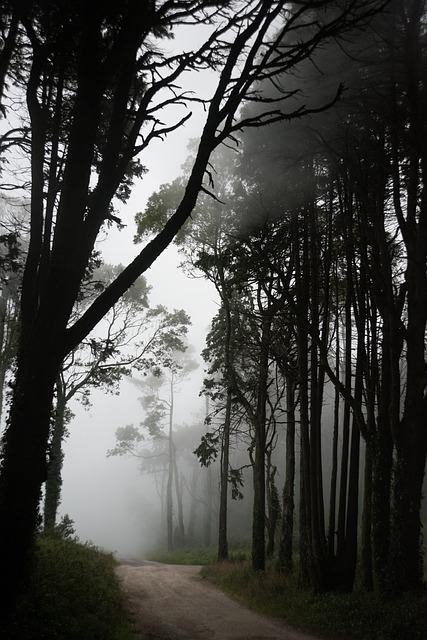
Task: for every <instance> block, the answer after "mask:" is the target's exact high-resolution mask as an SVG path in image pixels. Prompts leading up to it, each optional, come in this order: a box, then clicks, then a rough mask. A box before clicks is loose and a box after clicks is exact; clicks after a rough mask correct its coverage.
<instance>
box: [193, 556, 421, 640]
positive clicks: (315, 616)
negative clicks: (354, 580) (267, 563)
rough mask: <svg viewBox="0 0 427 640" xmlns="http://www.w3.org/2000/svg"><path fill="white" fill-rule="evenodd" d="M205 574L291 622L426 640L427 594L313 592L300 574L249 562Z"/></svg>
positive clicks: (330, 633)
mask: <svg viewBox="0 0 427 640" xmlns="http://www.w3.org/2000/svg"><path fill="white" fill-rule="evenodd" d="M202 575H203V576H204V577H206V578H208V579H209V580H210V581H212V582H213V583H214V584H216V585H217V586H218V587H220V588H221V589H222V590H224V591H225V592H226V593H228V594H230V595H232V596H233V597H235V598H237V599H238V600H239V601H241V602H243V603H244V604H245V605H247V606H249V607H250V608H251V609H255V610H256V611H258V612H260V613H262V614H265V615H270V616H274V617H277V618H284V619H285V620H286V622H288V623H289V624H290V625H292V626H295V627H299V628H302V629H305V630H307V631H312V632H315V633H321V634H322V635H324V636H325V637H330V638H340V637H342V638H346V639H348V640H350V639H351V640H367V638H369V640H397V639H398V640H425V638H426V637H427V597H426V595H425V594H424V595H422V596H413V595H409V594H408V595H405V596H403V597H401V598H399V599H395V600H389V599H387V598H386V597H385V596H379V595H376V594H372V593H361V592H356V593H353V594H337V593H326V594H322V595H313V593H310V592H308V591H304V590H302V589H301V588H300V587H299V586H298V584H297V581H296V579H295V578H294V577H290V576H285V575H284V574H281V573H278V572H276V571H274V570H273V569H269V570H267V571H266V572H265V573H264V572H255V571H253V570H252V569H251V568H250V565H249V562H245V563H240V564H232V563H221V564H216V565H213V566H209V567H206V568H205V569H203V570H202Z"/></svg>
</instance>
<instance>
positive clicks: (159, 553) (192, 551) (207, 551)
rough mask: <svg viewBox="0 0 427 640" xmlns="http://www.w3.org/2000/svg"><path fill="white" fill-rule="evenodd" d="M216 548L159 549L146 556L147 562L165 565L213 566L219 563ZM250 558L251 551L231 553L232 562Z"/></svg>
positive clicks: (233, 551) (237, 550) (239, 550)
mask: <svg viewBox="0 0 427 640" xmlns="http://www.w3.org/2000/svg"><path fill="white" fill-rule="evenodd" d="M217 553H218V551H217V548H216V547H200V548H184V549H177V550H175V551H165V550H163V549H158V550H154V551H151V552H150V553H148V554H146V558H147V560H154V561H155V562H163V563H164V564H193V565H203V566H205V565H212V564H215V562H216V561H217ZM249 557H250V551H248V550H246V549H235V550H232V551H230V562H241V561H243V560H247V559H248V558H249Z"/></svg>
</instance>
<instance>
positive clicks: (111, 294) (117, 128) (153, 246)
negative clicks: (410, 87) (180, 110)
mask: <svg viewBox="0 0 427 640" xmlns="http://www.w3.org/2000/svg"><path fill="white" fill-rule="evenodd" d="M316 4H317V3H315V5H316ZM311 5H312V3H307V4H304V5H301V6H299V5H297V6H295V7H294V6H290V7H288V5H287V3H285V2H273V3H272V2H265V1H263V2H255V1H254V2H252V1H251V2H249V3H244V4H243V5H240V4H239V3H238V2H232V3H223V2H218V3H209V4H208V5H206V3H204V2H199V1H197V0H196V1H194V0H188V1H183V2H172V1H168V0H165V1H164V2H162V3H160V4H155V3H153V2H149V3H141V2H137V1H131V2H126V3H125V2H120V3H118V4H116V5H114V7H113V6H112V5H105V4H104V3H102V2H99V1H97V2H94V3H91V5H90V7H89V9H88V7H87V6H86V5H81V4H77V5H75V4H72V5H67V6H62V5H61V7H59V6H58V5H57V4H56V3H50V2H49V3H47V4H46V3H37V2H33V3H13V4H11V5H8V6H7V7H6V9H9V11H8V12H6V22H8V26H9V35H10V39H8V46H7V47H5V49H4V50H3V51H2V58H1V62H2V65H3V67H2V69H1V76H0V77H1V86H2V87H5V86H6V84H7V83H6V82H5V78H7V77H8V74H10V75H11V77H13V78H15V79H17V80H18V81H20V84H21V86H22V87H23V90H24V92H25V96H26V105H27V110H28V118H29V122H30V127H31V151H30V164H31V167H30V170H31V232H30V241H29V249H28V256H27V261H26V265H25V270H24V275H23V284H22V294H21V302H20V315H21V334H20V341H19V345H18V353H17V368H16V378H15V383H14V393H13V399H12V404H11V411H10V418H9V425H8V429H7V432H6V434H5V437H4V446H3V461H2V469H1V477H0V482H1V490H0V514H1V519H2V522H3V523H4V524H3V527H2V530H1V533H0V541H1V544H0V546H1V548H2V549H8V550H9V551H8V554H7V558H8V560H6V561H5V565H4V567H3V579H4V581H5V582H6V583H7V584H8V594H9V597H8V599H7V600H8V601H5V602H4V603H2V604H3V605H4V606H3V608H6V610H7V609H8V608H9V600H13V599H14V597H15V595H16V592H17V589H18V585H19V583H20V581H21V579H22V578H23V576H24V575H25V573H26V571H28V567H29V564H30V559H31V549H32V540H33V536H34V530H35V524H36V519H37V505H38V501H39V497H40V487H41V485H42V483H43V481H44V479H45V476H46V450H47V443H48V437H49V424H50V415H51V406H52V399H53V393H54V387H55V383H56V379H57V375H58V371H59V370H60V367H61V364H62V362H63V360H64V358H65V357H66V356H67V355H68V354H69V353H70V352H71V351H73V349H75V348H76V347H77V345H78V344H79V343H80V342H81V341H82V340H83V339H84V338H85V337H86V336H87V335H88V334H89V333H90V331H91V330H92V329H93V328H94V327H95V326H96V324H97V323H98V322H99V321H100V320H101V318H102V317H103V316H104V315H105V314H106V313H107V312H108V310H109V309H110V308H111V307H112V306H113V305H114V304H115V303H116V302H117V300H118V299H119V298H120V297H121V296H122V295H123V293H124V292H125V291H126V290H127V289H128V288H129V286H130V285H131V284H132V283H133V282H134V281H135V280H136V278H137V277H138V276H139V275H141V274H142V273H143V272H144V271H145V270H146V269H147V268H149V266H150V265H151V264H152V263H153V261H154V260H155V259H156V258H157V257H158V256H159V254H160V253H161V252H162V251H163V250H164V249H165V248H166V247H167V245H168V244H169V243H170V242H171V241H172V239H173V238H174V236H175V235H176V233H177V232H178V230H179V229H180V227H181V226H182V225H183V223H184V222H185V221H186V220H187V219H188V217H189V215H190V214H191V211H192V209H193V207H194V205H195V202H196V199H197V195H198V193H199V191H200V190H201V189H205V188H206V187H205V186H204V185H203V178H204V175H205V172H206V169H207V168H208V162H209V157H210V154H211V152H212V151H213V150H214V149H215V148H216V147H217V146H218V145H219V144H221V143H223V142H225V141H226V140H227V139H229V138H230V136H231V137H233V135H234V134H235V133H236V132H237V131H239V130H241V129H242V128H244V127H248V126H250V127H253V126H259V125H262V124H266V123H268V122H272V121H274V120H281V119H283V118H289V117H290V114H289V113H286V112H284V111H282V109H281V102H282V101H283V100H284V99H285V98H286V97H287V95H286V92H285V93H284V95H283V96H282V97H281V99H280V100H279V102H277V103H275V104H273V105H271V103H270V102H269V101H268V102H267V103H265V102H264V101H263V99H262V98H261V97H260V96H258V95H257V93H256V91H255V90H254V88H253V87H254V84H255V83H256V82H257V81H258V80H261V79H262V78H270V79H271V78H274V77H275V76H277V75H278V74H279V73H280V72H282V71H283V70H285V69H288V68H291V67H293V66H294V65H295V64H296V63H297V62H298V61H300V60H302V59H304V58H305V57H308V56H310V55H311V53H312V51H313V50H314V48H315V47H316V46H317V44H318V43H319V42H321V41H322V40H324V39H325V38H328V37H332V36H334V35H336V34H337V33H339V32H340V30H343V29H346V28H348V27H351V26H353V25H354V24H355V23H356V22H358V21H359V20H360V19H362V18H364V17H366V16H369V15H370V14H372V12H373V11H374V10H376V9H377V8H378V2H376V1H374V0H360V1H359V2H354V1H350V0H349V2H346V3H344V8H343V9H342V8H341V7H340V4H339V5H338V6H339V7H340V8H339V9H336V5H335V3H334V2H333V1H332V0H331V1H325V2H323V3H322V5H324V7H325V9H326V11H325V12H324V14H323V15H322V19H321V20H320V19H319V20H316V21H315V22H310V11H311V9H312V6H311ZM285 8H286V12H285V11H284V10H285ZM328 9H331V11H328ZM334 9H336V10H334ZM215 20H216V22H214V25H215V26H214V28H213V32H212V34H211V35H210V36H209V37H208V38H207V40H206V42H204V43H203V44H202V45H201V47H200V48H199V49H198V50H197V51H195V52H192V53H189V52H184V53H178V54H176V55H172V56H169V57H167V56H165V55H164V54H162V53H161V52H159V47H158V46H156V45H153V38H161V37H167V36H169V35H170V34H171V31H172V30H173V28H174V27H175V26H176V25H178V24H180V23H182V22H190V23H191V24H193V25H197V24H201V23H203V24H208V23H210V22H212V21H215ZM16 25H17V26H16ZM302 28H303V29H304V31H303V32H302V31H301V29H302ZM15 29H18V30H19V37H18V35H16V36H15V35H14V33H15ZM296 30H298V32H299V33H301V34H303V37H302V38H298V39H297V41H295V43H294V44H291V46H288V44H287V43H285V41H286V37H287V36H288V34H289V33H291V34H294V33H295V32H296ZM273 31H274V33H275V34H274V35H271V34H272V33H273ZM18 41H19V42H20V46H19V47H18V46H15V45H16V43H17V42H18ZM207 66H213V67H214V68H217V69H218V76H219V77H218V84H217V87H216V89H215V91H214V94H213V97H212V99H211V100H210V102H209V107H208V110H207V117H206V124H205V127H204V131H203V133H202V136H201V139H200V144H199V147H198V151H197V154H196V158H195V162H194V166H193V169H192V171H191V175H190V177H189V179H188V182H187V186H186V190H185V193H184V196H183V198H182V200H181V202H180V204H179V206H178V208H177V210H176V211H175V213H174V214H173V216H172V217H171V218H170V220H169V221H168V222H167V224H166V225H165V227H164V229H163V230H162V231H161V232H160V233H159V234H158V235H157V236H156V238H154V239H153V240H152V241H151V242H150V243H148V245H147V246H146V247H145V248H144V249H143V250H142V251H141V252H140V254H139V255H138V256H137V257H136V258H135V260H134V261H133V262H132V263H131V264H130V265H128V266H127V267H126V268H125V269H124V270H123V271H122V272H121V274H120V275H119V276H118V277H117V278H116V279H115V280H114V282H113V283H111V285H110V286H109V287H107V288H106V289H105V291H104V292H102V293H101V294H100V295H99V296H98V298H97V299H96V300H95V301H94V302H93V303H92V305H91V306H90V307H89V308H88V309H87V310H86V311H85V312H84V313H83V315H82V316H81V317H80V318H79V319H78V320H76V321H75V322H74V323H73V324H72V325H71V326H70V325H69V321H70V318H71V313H72V309H73V307H74V304H75V301H76V299H77V296H78V292H79V289H80V286H81V283H82V281H83V278H84V274H85V270H86V268H87V265H88V263H89V260H90V257H91V255H92V252H93V249H94V245H95V242H96V239H97V236H98V234H99V231H100V229H101V227H102V226H103V225H108V224H110V223H112V222H114V221H116V222H117V216H115V215H114V212H113V208H112V201H113V198H114V197H117V198H118V199H119V200H120V199H122V200H123V199H124V200H125V199H126V197H127V195H128V193H129V189H130V185H131V183H132V180H133V178H134V177H135V176H137V175H140V174H141V172H142V168H141V166H140V165H139V164H138V160H137V159H136V156H137V155H138V154H140V153H141V152H142V151H143V150H144V149H145V148H146V147H147V146H148V144H149V143H150V142H151V141H152V140H153V139H154V138H158V137H162V136H164V135H166V134H167V133H169V132H170V131H171V130H173V129H175V128H176V127H177V126H179V125H180V124H181V123H183V122H184V121H185V120H186V118H187V117H188V115H184V116H182V117H180V118H179V119H178V122H177V121H175V122H174V123H172V124H170V125H169V126H167V125H162V124H161V111H162V109H163V108H168V107H170V106H171V105H172V106H176V105H180V104H182V103H183V102H184V103H188V102H189V101H191V96H188V95H185V93H183V92H182V91H180V90H179V89H175V87H176V85H177V81H178V80H179V77H180V76H181V74H182V73H183V72H184V71H186V70H187V69H200V68H205V67H207ZM17 69H20V70H22V69H25V70H26V69H28V72H26V73H23V74H22V75H21V74H20V75H19V77H18V73H17ZM244 100H251V101H254V102H256V103H258V104H259V105H260V111H259V112H258V113H257V114H256V115H254V116H251V117H239V115H238V109H239V107H240V105H241V103H242V102H243V101H244ZM263 107H264V108H263ZM307 111H309V109H305V108H304V107H299V108H298V109H297V114H298V115H300V114H301V113H304V112H307ZM23 467H25V474H23V473H22V468H23ZM12 558H13V561H12Z"/></svg>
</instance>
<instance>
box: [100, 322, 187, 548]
mask: <svg viewBox="0 0 427 640" xmlns="http://www.w3.org/2000/svg"><path fill="white" fill-rule="evenodd" d="M176 313H177V314H181V315H182V316H183V317H182V321H183V323H185V324H184V325H183V326H185V327H186V326H187V325H188V324H189V318H188V316H186V315H185V314H184V312H176ZM160 342H161V343H162V342H163V344H161V348H163V353H162V355H161V356H160V358H159V359H158V363H157V364H156V366H155V367H153V369H152V370H151V373H150V375H148V376H147V377H146V378H143V379H138V378H135V379H133V382H134V383H135V384H136V385H137V386H138V387H139V388H141V389H142V390H143V395H142V397H141V403H142V406H143V408H144V410H145V413H146V417H145V418H144V420H143V421H142V422H141V423H140V427H139V428H135V427H133V426H132V425H130V426H127V427H125V428H120V429H118V430H117V432H116V438H117V445H116V447H115V448H114V449H112V450H111V451H110V452H109V455H123V454H132V455H138V456H139V457H141V458H144V453H143V452H142V451H141V450H140V443H141V442H143V441H144V435H143V433H144V432H147V434H148V436H149V437H150V439H151V441H153V442H154V443H155V444H156V450H157V452H156V453H154V454H147V456H148V458H150V457H151V455H155V456H156V457H160V458H161V459H163V461H164V462H165V464H166V470H167V480H166V509H165V511H166V539H167V549H168V551H172V550H173V548H174V546H180V545H182V544H183V543H184V540H185V529H184V515H183V504H182V484H181V479H180V476H179V474H178V466H177V457H176V447H175V442H174V407H175V393H176V390H177V385H178V384H180V383H181V382H182V381H183V380H184V379H185V378H186V377H188V375H189V374H190V373H191V371H193V370H194V369H195V368H197V366H198V365H197V363H196V362H195V360H194V359H193V358H192V355H191V352H190V351H189V350H188V347H187V345H186V344H185V342H184V341H183V340H182V339H181V338H180V339H179V340H178V341H175V340H174V341H169V340H168V337H167V336H165V338H164V340H163V341H162V338H160ZM159 449H160V451H159ZM174 488H175V494H176V503H177V517H178V535H174V526H173V502H174V501H173V490H174Z"/></svg>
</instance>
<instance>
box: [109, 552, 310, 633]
mask: <svg viewBox="0 0 427 640" xmlns="http://www.w3.org/2000/svg"><path fill="white" fill-rule="evenodd" d="M117 572H118V575H119V577H120V579H121V581H122V585H123V590H124V592H125V594H126V597H127V600H128V604H129V608H130V610H131V612H132V614H133V616H134V619H135V625H136V627H137V630H138V633H139V634H140V635H139V636H138V640H315V639H314V638H312V637H310V636H308V635H305V634H302V633H299V632H297V631H294V630H291V629H289V628H288V627H286V626H285V625H283V624H281V623H280V622H276V621H275V620H271V619H269V618H265V617H263V616H260V615H258V614H256V613H253V612H252V611H249V610H248V609H246V608H245V607H243V606H241V605H239V604H238V603H237V602H234V601H233V600H231V599H230V598H228V597H227V596H226V595H224V594H223V593H221V591H219V590H218V589H216V588H215V587H214V586H212V585H211V584H209V583H208V582H207V581H206V580H203V579H202V578H201V577H200V576H199V572H200V567H193V566H179V565H166V564H157V563H147V564H144V565H143V566H132V565H125V564H123V565H120V566H119V567H118V569H117Z"/></svg>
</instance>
